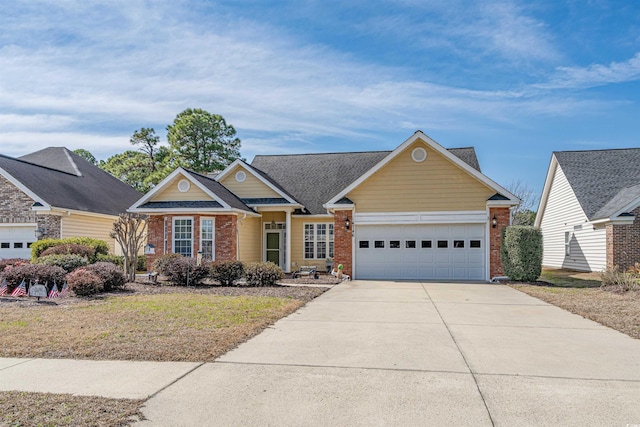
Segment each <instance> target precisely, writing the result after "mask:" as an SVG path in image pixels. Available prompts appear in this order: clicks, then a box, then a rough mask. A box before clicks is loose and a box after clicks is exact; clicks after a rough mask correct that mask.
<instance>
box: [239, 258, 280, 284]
mask: <svg viewBox="0 0 640 427" xmlns="http://www.w3.org/2000/svg"><path fill="white" fill-rule="evenodd" d="M245 277H246V279H247V285H249V286H273V285H275V284H276V282H277V281H278V280H282V278H284V271H282V269H281V268H280V267H278V266H277V265H275V264H274V263H272V262H269V261H267V262H253V263H251V264H249V265H247V266H246V268H245Z"/></svg>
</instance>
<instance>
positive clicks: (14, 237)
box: [0, 224, 36, 259]
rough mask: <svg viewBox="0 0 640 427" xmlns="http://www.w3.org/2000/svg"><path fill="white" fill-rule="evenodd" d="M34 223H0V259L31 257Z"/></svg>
mask: <svg viewBox="0 0 640 427" xmlns="http://www.w3.org/2000/svg"><path fill="white" fill-rule="evenodd" d="M35 231H36V224H20V225H16V224H0V259H3V258H5V259H6V258H25V259H29V258H31V243H33V242H35V241H36V235H35Z"/></svg>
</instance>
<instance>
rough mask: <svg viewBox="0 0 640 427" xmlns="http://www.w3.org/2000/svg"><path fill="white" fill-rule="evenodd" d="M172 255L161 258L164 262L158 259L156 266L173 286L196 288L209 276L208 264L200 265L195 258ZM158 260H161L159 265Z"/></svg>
mask: <svg viewBox="0 0 640 427" xmlns="http://www.w3.org/2000/svg"><path fill="white" fill-rule="evenodd" d="M170 255H176V254H170ZM170 255H165V256H164V257H160V258H162V260H160V258H158V259H157V260H156V263H154V265H155V266H156V267H157V270H158V271H159V272H160V273H162V274H163V275H165V276H167V279H168V280H169V282H171V283H172V284H174V285H176V286H194V285H197V284H199V283H200V282H201V281H202V280H203V279H205V278H206V277H207V276H208V275H209V266H208V264H204V263H203V264H202V265H198V262H197V261H196V259H195V258H186V257H184V256H182V255H179V254H178V255H177V256H170ZM158 260H160V262H159V263H158V262H157V261H158ZM160 267H161V268H160Z"/></svg>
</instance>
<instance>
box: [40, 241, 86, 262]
mask: <svg viewBox="0 0 640 427" xmlns="http://www.w3.org/2000/svg"><path fill="white" fill-rule="evenodd" d="M48 255H80V256H82V257H85V258H86V259H88V260H89V259H93V258H95V255H96V250H95V249H93V248H92V247H91V246H87V245H78V244H76V243H65V244H63V245H58V246H52V247H50V248H48V249H45V250H44V251H42V252H41V253H40V256H39V257H38V258H42V257H45V256H48Z"/></svg>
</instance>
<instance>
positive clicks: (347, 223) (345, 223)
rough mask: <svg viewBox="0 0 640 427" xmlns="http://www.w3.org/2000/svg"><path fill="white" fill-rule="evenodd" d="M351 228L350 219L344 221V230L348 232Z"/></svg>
mask: <svg viewBox="0 0 640 427" xmlns="http://www.w3.org/2000/svg"><path fill="white" fill-rule="evenodd" d="M350 227H351V221H350V220H349V218H347V219H345V220H344V228H345V229H346V230H348V229H349V228H350Z"/></svg>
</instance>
